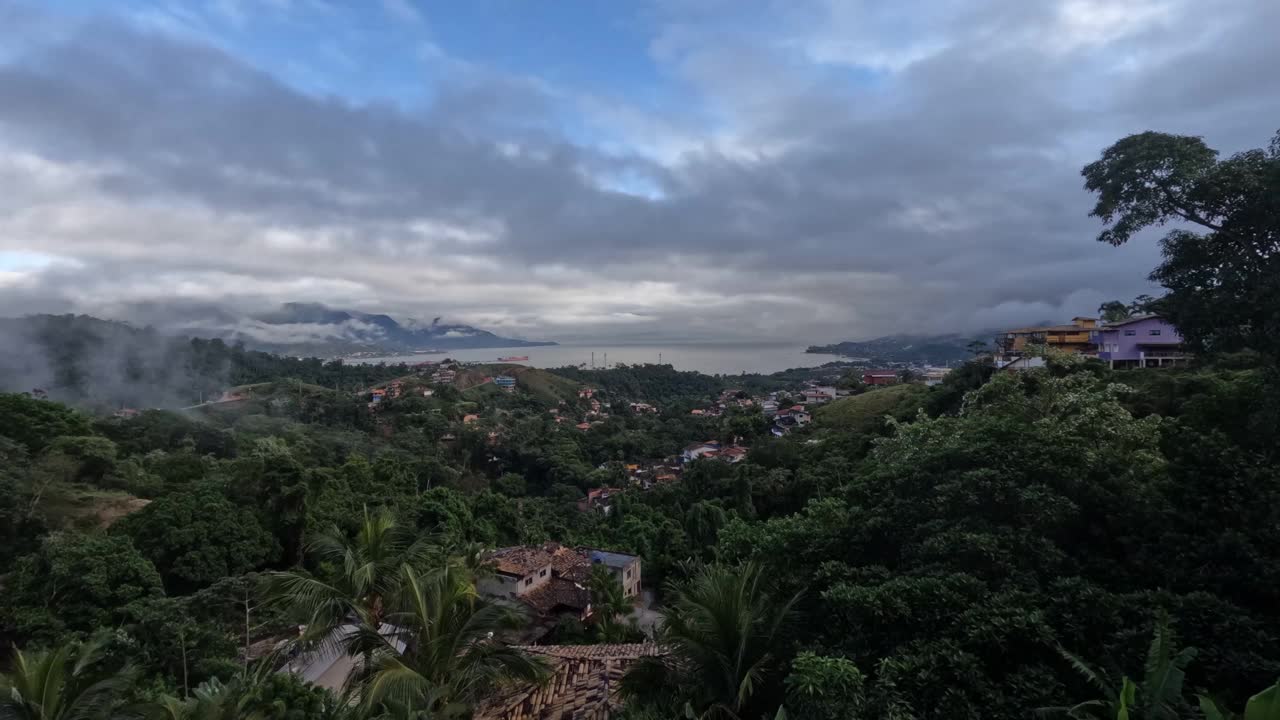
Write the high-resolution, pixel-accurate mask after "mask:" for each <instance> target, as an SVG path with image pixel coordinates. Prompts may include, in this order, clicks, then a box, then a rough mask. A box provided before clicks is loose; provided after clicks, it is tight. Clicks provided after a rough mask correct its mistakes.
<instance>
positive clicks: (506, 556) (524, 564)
mask: <svg viewBox="0 0 1280 720" xmlns="http://www.w3.org/2000/svg"><path fill="white" fill-rule="evenodd" d="M490 559H491V560H492V561H493V564H494V567H495V568H496V569H497V571H498V572H500V573H504V574H506V575H518V576H520V577H524V576H525V575H528V574H530V573H532V572H536V571H537V570H538V569H539V568H544V567H546V566H548V565H550V564H551V555H550V554H548V553H547V552H545V551H543V549H542V548H536V547H532V548H531V547H520V546H516V547H509V548H502V549H501V550H495V551H494V553H493V555H491V556H490Z"/></svg>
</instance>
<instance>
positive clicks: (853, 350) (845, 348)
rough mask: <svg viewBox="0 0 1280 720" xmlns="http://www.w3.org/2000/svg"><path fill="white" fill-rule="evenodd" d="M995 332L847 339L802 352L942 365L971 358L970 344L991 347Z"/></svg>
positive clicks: (890, 361) (871, 360) (816, 346)
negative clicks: (976, 342)
mask: <svg viewBox="0 0 1280 720" xmlns="http://www.w3.org/2000/svg"><path fill="white" fill-rule="evenodd" d="M995 334H996V332H995V331H984V332H979V333H973V334H971V335H960V334H955V333H951V334H947V335H886V336H884V337H878V338H874V339H871V340H847V341H845V342H840V343H834V344H832V345H810V346H809V348H808V349H806V350H805V352H810V353H824V354H828V355H843V356H845V357H848V358H865V359H866V360H867V361H868V362H871V363H912V364H920V365H945V364H947V363H955V362H963V361H965V360H968V359H969V358H971V357H973V353H972V352H971V351H970V349H969V343H971V342H973V341H975V340H977V341H979V342H983V343H987V344H990V342H991V338H992V337H993V336H994V335H995Z"/></svg>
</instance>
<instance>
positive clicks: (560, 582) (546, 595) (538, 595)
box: [520, 577, 591, 615]
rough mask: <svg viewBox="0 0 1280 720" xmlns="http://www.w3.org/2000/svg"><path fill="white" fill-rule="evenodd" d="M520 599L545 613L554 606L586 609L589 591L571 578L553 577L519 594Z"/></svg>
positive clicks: (589, 595)
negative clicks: (539, 585)
mask: <svg viewBox="0 0 1280 720" xmlns="http://www.w3.org/2000/svg"><path fill="white" fill-rule="evenodd" d="M520 600H521V601H522V602H524V603H526V604H527V605H529V607H531V608H533V609H534V610H537V611H538V612H539V613H542V614H544V615H546V614H549V613H551V612H552V611H553V610H555V609H556V608H572V609H574V610H579V611H581V610H586V609H587V607H589V606H590V605H591V592H590V591H589V590H587V589H586V588H585V587H582V586H581V585H578V584H577V583H575V582H573V581H571V580H565V579H564V578H559V577H553V578H551V579H550V580H548V581H547V582H546V583H544V584H543V585H542V586H541V587H538V588H535V589H534V590H532V591H530V592H527V593H525V594H524V595H521V596H520Z"/></svg>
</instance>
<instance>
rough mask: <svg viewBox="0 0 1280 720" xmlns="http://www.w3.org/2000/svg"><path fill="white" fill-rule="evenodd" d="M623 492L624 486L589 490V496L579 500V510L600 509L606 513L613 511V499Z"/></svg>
mask: <svg viewBox="0 0 1280 720" xmlns="http://www.w3.org/2000/svg"><path fill="white" fill-rule="evenodd" d="M621 494H622V488H608V487H604V488H594V489H591V490H588V491H587V496H586V497H584V498H583V499H581V500H579V501H578V510H580V511H582V512H587V511H588V510H599V511H600V512H601V513H603V514H604V515H608V514H609V513H610V512H613V499H614V498H615V497H616V496H618V495H621Z"/></svg>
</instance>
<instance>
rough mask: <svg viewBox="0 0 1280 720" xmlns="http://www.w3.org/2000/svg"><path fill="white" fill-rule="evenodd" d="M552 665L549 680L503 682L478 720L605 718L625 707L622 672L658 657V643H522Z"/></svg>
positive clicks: (478, 709) (478, 711)
mask: <svg viewBox="0 0 1280 720" xmlns="http://www.w3.org/2000/svg"><path fill="white" fill-rule="evenodd" d="M517 647H518V648H519V649H520V650H523V651H525V652H526V653H529V654H531V655H534V656H535V657H538V658H539V659H541V660H542V661H543V662H545V663H546V664H547V665H548V666H549V667H550V669H551V677H550V678H549V679H548V680H547V681H546V682H540V683H539V682H532V683H519V684H515V685H505V686H498V687H497V688H496V693H495V694H494V695H493V696H491V697H490V698H488V699H487V700H485V701H484V702H482V703H480V704H479V705H478V706H477V707H476V709H475V714H474V715H472V717H473V718H474V719H475V720H549V719H551V718H555V719H556V720H579V719H580V720H606V719H607V718H611V717H616V716H617V715H618V713H619V712H621V710H622V697H621V695H620V690H621V688H622V677H623V675H625V674H626V672H627V669H628V668H630V666H631V665H632V664H633V663H635V662H636V661H637V660H639V659H641V658H647V657H657V656H661V655H662V654H663V650H662V649H661V648H660V647H659V646H658V645H655V644H654V643H631V644H612V645H527V646H517Z"/></svg>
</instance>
